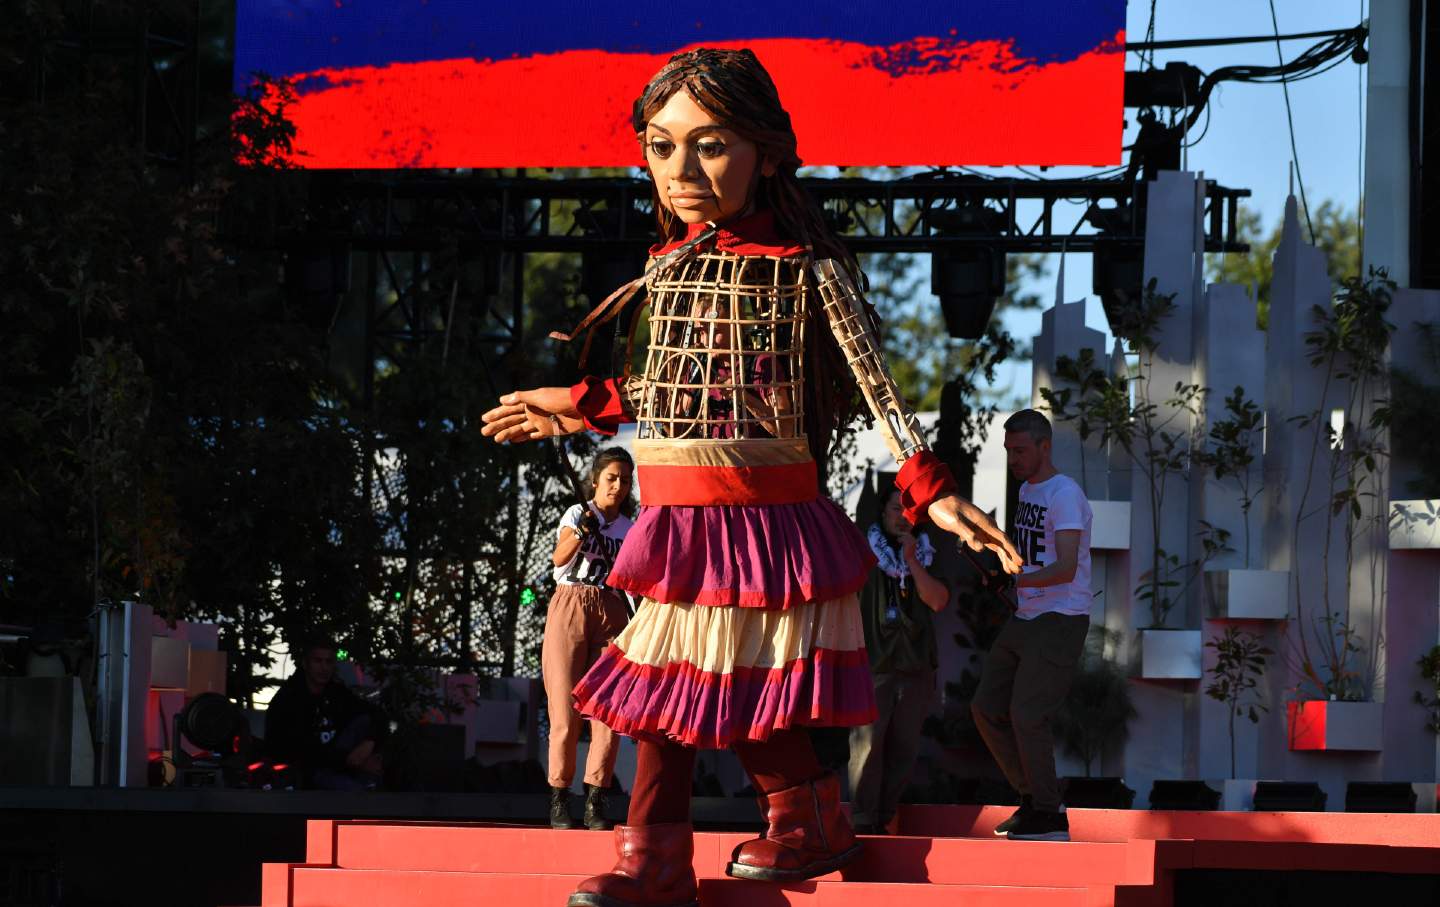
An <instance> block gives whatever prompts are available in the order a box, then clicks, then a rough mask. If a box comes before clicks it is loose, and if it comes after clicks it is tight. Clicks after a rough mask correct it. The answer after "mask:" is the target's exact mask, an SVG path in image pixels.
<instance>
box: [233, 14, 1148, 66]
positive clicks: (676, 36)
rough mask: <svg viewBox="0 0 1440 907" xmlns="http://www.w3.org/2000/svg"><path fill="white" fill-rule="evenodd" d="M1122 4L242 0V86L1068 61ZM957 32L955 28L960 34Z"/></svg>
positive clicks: (1098, 39)
mask: <svg viewBox="0 0 1440 907" xmlns="http://www.w3.org/2000/svg"><path fill="white" fill-rule="evenodd" d="M1124 25H1125V4H1124V0H971V2H955V0H952V2H948V3H945V2H908V3H907V2H893V0H892V2H888V3H887V2H883V0H842V2H839V3H834V4H829V5H826V6H823V7H822V6H819V5H818V4H810V3H790V2H783V0H781V2H776V0H727V2H725V3H723V4H722V3H715V4H694V3H687V2H683V0H666V2H661V0H630V2H621V3H604V2H603V0H602V2H600V3H575V2H558V0H529V2H526V0H521V2H518V3H511V4H504V5H502V4H498V3H494V2H491V0H238V2H237V10H236V35H237V37H236V48H235V80H236V85H237V87H240V86H242V85H243V84H244V83H245V82H247V81H248V77H249V74H250V73H252V72H265V73H268V74H270V75H272V76H288V75H294V74H297V73H305V72H312V71H314V70H318V69H326V68H344V67H351V66H383V65H385V64H388V63H402V62H419V61H424V60H442V59H455V58H468V59H476V60H483V59H491V60H501V59H507V58H511V57H528V56H534V55H540V54H553V53H560V52H562V51H566V50H577V49H594V50H604V51H609V52H611V53H663V52H666V51H670V50H673V49H675V48H678V47H684V46H687V45H693V44H697V43H702V42H706V41H715V42H720V41H743V40H752V39H762V38H804V39H816V40H826V39H829V40H839V41H851V42H856V43H861V44H867V45H871V46H876V47H886V46H890V45H894V44H900V43H902V42H905V41H910V40H912V39H914V38H916V37H936V38H955V39H958V40H962V41H986V40H1002V41H1003V40H1011V41H1013V42H1014V48H1013V52H1014V54H1015V55H1016V56H1017V57H1021V58H1028V59H1032V60H1035V61H1036V62H1040V63H1051V62H1066V61H1069V60H1072V59H1074V58H1076V57H1078V56H1080V55H1081V54H1084V53H1086V52H1087V51H1091V50H1094V49H1095V47H1096V46H1098V45H1100V44H1102V43H1104V42H1105V41H1109V40H1111V39H1113V38H1114V37H1115V35H1116V33H1118V32H1119V31H1120V30H1121V29H1123V28H1124ZM952 30H953V31H952Z"/></svg>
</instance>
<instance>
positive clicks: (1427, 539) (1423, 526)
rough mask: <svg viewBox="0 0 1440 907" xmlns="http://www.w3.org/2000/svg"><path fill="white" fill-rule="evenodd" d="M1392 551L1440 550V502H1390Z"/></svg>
mask: <svg viewBox="0 0 1440 907" xmlns="http://www.w3.org/2000/svg"><path fill="white" fill-rule="evenodd" d="M1390 548H1391V550H1396V549H1400V550H1405V549H1409V550H1416V549H1421V550H1423V549H1430V550H1440V500H1436V501H1391V502H1390Z"/></svg>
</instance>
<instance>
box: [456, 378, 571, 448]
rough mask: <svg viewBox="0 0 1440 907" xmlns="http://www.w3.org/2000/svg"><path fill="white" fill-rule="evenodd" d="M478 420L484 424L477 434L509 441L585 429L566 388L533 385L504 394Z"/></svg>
mask: <svg viewBox="0 0 1440 907" xmlns="http://www.w3.org/2000/svg"><path fill="white" fill-rule="evenodd" d="M552 416H553V417H554V419H553V420H552V419H551V417H552ZM480 419H481V421H483V422H484V423H485V424H484V425H483V426H481V428H480V434H482V435H484V436H485V437H487V438H494V439H495V440H496V441H509V442H511V443H513V444H518V443H520V442H522V441H534V440H537V439H540V438H549V437H553V436H555V435H557V434H559V435H569V434H574V433H575V432H577V431H583V430H584V428H585V422H584V420H582V419H581V418H580V414H579V413H578V412H576V411H575V405H574V404H573V403H571V402H570V388H568V387H537V388H534V389H532V390H528V391H515V392H514V393H513V394H506V395H505V396H503V397H501V398H500V405H499V406H497V407H495V408H494V409H492V410H490V411H489V412H487V413H485V415H483V416H481V417H480ZM557 423H558V425H557ZM557 428H558V430H557Z"/></svg>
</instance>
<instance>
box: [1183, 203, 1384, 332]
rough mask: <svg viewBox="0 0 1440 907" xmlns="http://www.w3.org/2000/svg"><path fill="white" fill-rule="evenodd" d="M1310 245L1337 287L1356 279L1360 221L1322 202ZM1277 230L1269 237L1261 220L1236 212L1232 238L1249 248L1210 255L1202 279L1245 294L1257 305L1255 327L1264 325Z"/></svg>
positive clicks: (1250, 213) (1245, 210)
mask: <svg viewBox="0 0 1440 907" xmlns="http://www.w3.org/2000/svg"><path fill="white" fill-rule="evenodd" d="M1311 214H1312V215H1313V217H1312V218H1311V222H1312V223H1313V224H1314V226H1315V245H1316V247H1317V248H1318V249H1320V251H1322V252H1324V253H1325V263H1326V270H1327V271H1328V272H1329V274H1330V279H1331V280H1332V281H1334V282H1336V283H1337V284H1338V283H1339V282H1340V280H1341V279H1342V278H1343V277H1344V276H1346V275H1349V274H1359V273H1360V220H1359V218H1358V217H1356V215H1355V212H1353V211H1347V210H1345V208H1344V207H1343V206H1341V205H1340V204H1339V203H1337V202H1334V201H1330V200H1328V199H1327V200H1326V201H1324V202H1321V203H1320V206H1319V207H1318V208H1316V209H1314V210H1313V211H1312V212H1311ZM1281 226H1282V225H1281V224H1279V223H1277V224H1276V225H1275V226H1274V228H1272V229H1271V230H1270V232H1269V233H1264V232H1263V228H1262V227H1261V225H1260V214H1259V213H1258V212H1256V211H1252V210H1251V209H1249V208H1246V207H1244V206H1241V208H1240V210H1239V215H1238V217H1237V218H1236V238H1237V239H1238V240H1239V241H1240V242H1243V243H1248V244H1249V246H1250V251H1249V252H1245V253H1237V252H1232V253H1227V254H1222V255H1211V256H1208V258H1207V260H1206V267H1205V272H1206V273H1205V276H1206V279H1207V280H1209V281H1210V282H1211V283H1236V284H1240V285H1242V286H1244V287H1247V288H1249V289H1250V291H1251V292H1252V293H1253V294H1254V298H1255V302H1256V315H1257V321H1258V326H1259V327H1260V328H1262V329H1263V328H1265V327H1266V325H1267V324H1268V323H1269V313H1270V285H1271V283H1272V282H1273V280H1274V269H1275V250H1276V249H1278V248H1279V247H1280V230H1281Z"/></svg>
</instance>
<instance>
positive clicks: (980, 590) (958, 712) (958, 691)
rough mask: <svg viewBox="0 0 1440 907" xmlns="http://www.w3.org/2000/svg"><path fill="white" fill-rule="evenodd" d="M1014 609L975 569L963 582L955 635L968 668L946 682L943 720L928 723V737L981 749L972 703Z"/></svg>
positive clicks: (984, 559)
mask: <svg viewBox="0 0 1440 907" xmlns="http://www.w3.org/2000/svg"><path fill="white" fill-rule="evenodd" d="M977 557H978V558H979V559H980V560H981V562H982V563H986V562H988V561H989V560H991V559H993V556H992V555H990V554H989V552H986V553H985V554H984V555H978V556H977ZM1013 608H1014V606H1013V605H1012V604H1011V603H1010V602H1008V601H1007V600H1006V599H1005V598H1004V596H1003V594H1002V593H1000V592H997V591H994V590H992V589H990V588H989V587H986V586H983V585H981V584H980V583H979V581H978V577H977V576H976V574H975V573H974V571H973V569H972V570H970V571H969V579H968V581H967V580H965V579H962V580H961V581H960V593H959V596H958V598H957V600H956V603H955V614H956V616H957V617H958V618H959V619H960V631H959V632H958V633H956V634H955V637H954V638H955V643H956V645H958V646H960V648H962V649H966V650H968V653H969V654H968V655H967V656H966V658H965V664H964V666H963V667H961V668H960V677H959V678H958V679H957V680H947V681H946V682H945V710H944V713H943V714H942V715H940V716H933V715H932V716H930V717H928V718H926V719H925V733H926V734H927V735H928V736H931V737H934V738H935V739H936V740H937V741H939V742H940V743H941V744H943V745H946V746H956V745H972V746H981V745H982V744H983V740H982V739H981V737H980V731H979V729H978V728H976V726H975V719H974V718H973V717H972V716H971V713H970V703H971V701H972V700H974V698H975V691H976V690H977V689H979V687H980V673H981V669H982V667H983V665H984V661H985V654H986V653H987V652H989V651H990V648H991V646H993V645H994V644H995V640H996V638H997V637H999V635H1000V630H1001V629H1002V628H1003V627H1004V626H1005V622H1006V621H1007V620H1009V619H1010V614H1011V612H1012V611H1013Z"/></svg>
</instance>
